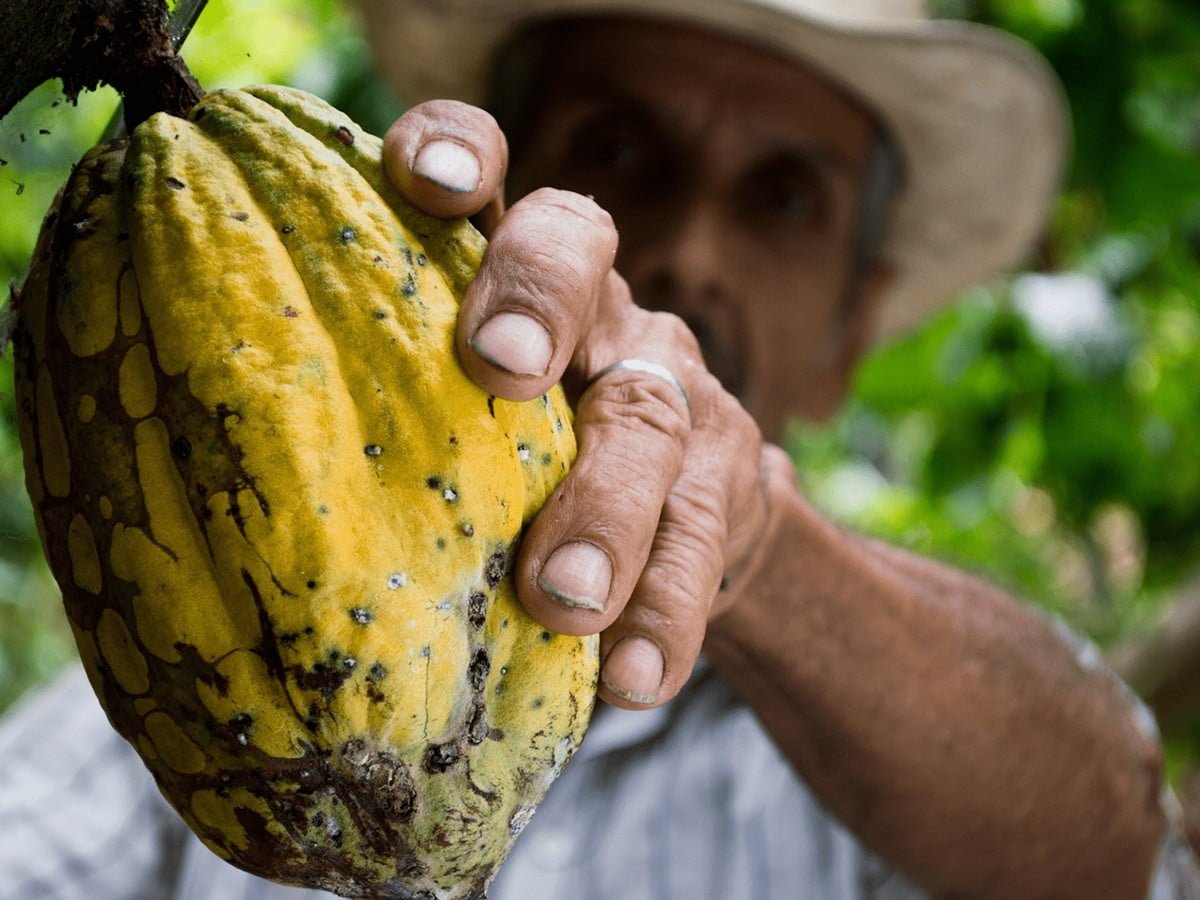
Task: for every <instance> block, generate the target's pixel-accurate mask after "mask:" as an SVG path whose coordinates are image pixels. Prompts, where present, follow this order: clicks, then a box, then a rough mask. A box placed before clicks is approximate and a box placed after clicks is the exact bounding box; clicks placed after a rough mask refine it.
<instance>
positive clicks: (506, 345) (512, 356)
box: [471, 312, 554, 375]
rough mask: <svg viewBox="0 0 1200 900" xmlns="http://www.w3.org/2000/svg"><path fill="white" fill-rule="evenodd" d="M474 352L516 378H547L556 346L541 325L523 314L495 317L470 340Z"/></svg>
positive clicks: (505, 313)
mask: <svg viewBox="0 0 1200 900" xmlns="http://www.w3.org/2000/svg"><path fill="white" fill-rule="evenodd" d="M471 349H473V350H474V351H475V352H476V353H478V354H479V355H480V356H482V357H483V358H484V359H485V360H487V362H489V363H491V364H492V365H493V366H495V367H496V368H498V369H503V370H504V371H506V372H511V373H512V374H513V375H545V374H546V370H547V369H548V368H550V357H551V356H552V355H553V354H554V345H553V344H552V343H551V341H550V332H548V331H547V330H546V329H545V328H544V327H543V326H542V324H541V323H540V322H538V321H537V320H536V319H532V318H530V317H529V316H527V315H524V314H522V313H509V312H502V313H497V314H496V315H494V316H492V317H491V318H490V319H488V320H487V321H486V322H484V323H483V325H481V326H480V327H479V330H478V331H476V332H475V337H473V338H471Z"/></svg>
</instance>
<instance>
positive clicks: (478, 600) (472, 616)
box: [467, 591, 504, 672]
mask: <svg viewBox="0 0 1200 900" xmlns="http://www.w3.org/2000/svg"><path fill="white" fill-rule="evenodd" d="M467 621H468V622H470V623H471V625H472V626H473V627H475V628H482V627H483V623H484V622H486V621H487V594H485V593H484V592H483V591H472V592H471V596H469V597H468V598H467ZM501 671H502V672H503V671H504V670H503V669H501Z"/></svg>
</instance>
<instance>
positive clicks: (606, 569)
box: [538, 541, 612, 612]
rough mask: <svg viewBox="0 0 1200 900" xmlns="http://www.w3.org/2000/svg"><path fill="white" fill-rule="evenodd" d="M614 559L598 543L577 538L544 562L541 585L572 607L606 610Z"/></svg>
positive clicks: (563, 603)
mask: <svg viewBox="0 0 1200 900" xmlns="http://www.w3.org/2000/svg"><path fill="white" fill-rule="evenodd" d="M611 583H612V563H611V562H609V559H608V554H606V553H605V552H604V551H603V550H601V549H600V548H599V547H597V546H596V545H595V544H588V543H584V542H583V541H576V542H574V543H571V544H563V545H562V546H561V547H559V548H558V549H557V550H555V551H554V552H553V553H552V554H551V555H550V558H549V559H548V560H546V562H545V564H544V565H543V566H542V571H541V574H540V575H538V587H540V588H541V589H542V590H543V591H545V592H546V593H547V594H549V595H550V596H551V597H553V598H554V599H555V600H557V601H558V602H559V603H561V604H562V605H563V606H569V607H571V608H572V609H588V610H591V611H592V612H604V603H605V601H606V600H608V587H609V585H610V584H611Z"/></svg>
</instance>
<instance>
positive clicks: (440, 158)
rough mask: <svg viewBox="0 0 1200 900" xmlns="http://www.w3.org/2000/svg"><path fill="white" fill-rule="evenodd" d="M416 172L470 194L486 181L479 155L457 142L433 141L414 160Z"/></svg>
mask: <svg viewBox="0 0 1200 900" xmlns="http://www.w3.org/2000/svg"><path fill="white" fill-rule="evenodd" d="M413 171H414V172H416V173H417V174H418V175H420V176H421V177H422V178H427V179H429V180H430V181H432V182H433V183H434V184H436V185H437V186H438V187H440V188H443V189H444V190H447V191H450V192H451V193H454V194H469V193H471V191H473V190H475V189H476V188H478V187H479V182H480V181H482V180H483V174H482V170H481V169H480V167H479V160H478V159H477V158H476V157H475V154H474V153H472V152H471V151H470V150H468V149H467V148H466V147H464V146H463V145H462V144H456V143H454V142H453V141H445V140H433V141H430V142H429V143H428V144H426V145H425V146H424V147H422V148H421V150H420V152H419V153H418V154H417V158H416V159H415V160H413Z"/></svg>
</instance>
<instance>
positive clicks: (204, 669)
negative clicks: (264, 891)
mask: <svg viewBox="0 0 1200 900" xmlns="http://www.w3.org/2000/svg"><path fill="white" fill-rule="evenodd" d="M380 149H381V147H380V142H379V141H378V140H377V139H376V138H374V137H372V136H370V135H367V134H365V133H364V132H363V131H362V130H361V129H359V128H358V127H357V126H356V125H355V124H354V123H353V122H351V121H350V120H348V119H347V118H346V117H345V116H343V115H341V114H340V113H338V112H337V111H336V110H334V109H332V108H331V107H329V106H328V105H326V104H325V103H323V102H322V101H319V100H317V99H316V98H314V97H311V96H309V95H307V94H304V93H302V92H299V91H295V90H289V89H283V88H275V87H266V88H249V89H246V90H245V91H228V92H214V93H210V94H208V95H207V96H206V97H205V98H204V99H203V100H202V101H201V102H200V103H199V105H197V106H196V107H195V108H194V109H193V110H192V111H191V113H190V115H189V116H188V117H187V118H186V119H184V118H178V117H173V116H169V115H167V114H163V113H160V114H158V115H155V116H153V117H152V118H150V119H148V120H147V121H146V122H144V123H143V124H142V125H140V126H139V127H138V128H137V129H136V130H135V131H134V133H133V134H132V135H131V136H130V138H128V139H126V140H122V141H118V142H115V143H112V144H108V145H105V146H103V147H99V148H96V149H95V150H93V151H91V152H90V153H89V154H88V155H87V156H86V157H85V158H84V159H83V161H82V162H81V163H80V165H79V166H78V167H77V169H76V171H75V172H74V173H73V175H72V176H71V178H70V180H69V182H68V183H67V185H66V187H65V188H64V190H63V193H62V194H61V195H60V198H59V201H58V203H57V204H56V208H55V209H54V210H53V211H52V212H51V214H50V215H49V216H48V218H47V221H46V224H45V226H44V228H43V231H42V235H41V238H40V241H39V245H38V249H37V251H36V255H35V260H34V264H33V266H32V269H31V272H30V276H29V279H28V282H27V284H26V288H25V290H24V291H23V293H22V296H21V300H20V309H19V312H18V322H17V329H16V332H15V334H14V346H15V359H16V389H17V404H18V414H19V418H20V427H21V440H22V445H23V448H24V452H25V461H26V472H27V486H28V490H29V493H30V495H31V497H32V499H33V504H34V508H35V512H36V517H37V521H38V528H39V531H40V534H41V537H42V542H43V545H44V548H45V551H46V554H47V558H48V560H49V562H50V566H51V568H52V570H53V571H54V573H55V576H56V577H57V579H58V582H59V584H60V586H61V588H62V593H63V598H64V602H65V606H66V609H67V613H68V616H69V619H70V623H71V627H72V629H73V631H74V634H75V638H76V642H77V644H78V647H79V652H80V655H81V656H82V659H83V663H84V665H85V667H86V669H87V672H88V675H89V677H90V679H91V683H92V686H93V688H94V689H95V691H96V694H97V696H98V697H99V699H100V702H101V704H102V705H103V706H104V708H105V710H106V711H107V714H108V717H109V719H110V721H111V722H112V724H113V726H114V727H115V728H116V729H117V730H118V731H119V732H120V733H121V734H122V735H123V736H124V737H125V738H126V739H127V740H129V741H130V742H131V743H132V744H133V746H134V747H135V748H136V749H137V751H138V752H139V753H140V754H141V756H142V758H143V760H144V761H145V762H146V765H147V766H148V767H149V769H150V771H151V772H152V773H153V775H154V777H155V779H156V781H157V783H158V785H159V787H160V789H161V790H162V792H163V794H164V795H165V796H166V797H167V799H168V800H169V801H170V802H171V803H172V805H174V807H175V808H176V809H177V810H178V812H179V813H180V815H181V816H182V817H183V818H184V819H185V820H186V822H187V824H188V825H189V826H190V827H191V828H192V830H193V831H195V833H196V834H197V835H198V836H199V837H200V839H201V840H203V841H204V843H205V844H207V845H208V847H210V848H211V849H212V850H213V851H214V852H216V853H217V854H219V855H220V856H222V857H224V858H225V859H227V860H229V861H231V862H232V863H234V864H236V865H238V866H240V867H242V868H245V869H247V870H249V871H251V872H254V873H256V874H259V875H262V876H264V877H267V878H270V879H274V880H277V881H281V882H286V883H291V884H296V885H306V886H310V887H320V888H324V889H327V890H330V891H333V892H335V893H338V894H341V895H344V896H360V897H366V896H371V897H400V898H416V897H420V898H438V900H451V898H471V897H482V896H483V895H484V892H485V890H486V886H487V884H488V882H489V881H490V879H491V877H492V876H493V875H494V873H495V870H496V868H497V867H498V865H499V864H500V862H501V861H502V860H503V858H504V856H505V854H506V853H507V852H508V849H509V847H510V845H511V843H512V841H513V840H514V838H515V836H516V835H517V834H518V832H519V831H520V829H521V827H522V826H523V825H524V823H525V822H527V821H528V819H529V817H530V815H531V814H532V812H533V810H534V808H535V806H536V804H537V803H538V802H539V800H540V799H541V797H542V795H543V794H544V792H545V790H546V789H547V788H548V787H549V785H550V782H551V781H552V780H553V778H554V777H555V776H556V775H557V773H558V772H559V771H560V770H561V767H562V766H563V764H564V763H565V762H566V760H567V759H568V758H569V757H570V755H571V754H572V752H573V751H574V749H575V748H576V746H577V745H578V743H579V741H580V740H581V739H582V735H583V731H584V729H585V727H586V723H587V719H588V716H589V715H590V712H591V708H592V704H593V702H594V697H595V681H596V673H597V665H598V663H597V643H596V640H595V639H594V638H575V637H567V636H562V635H557V634H551V633H550V632H548V631H545V630H543V629H542V628H541V627H540V626H539V625H537V624H536V623H535V622H534V621H533V620H532V619H531V618H529V617H528V616H527V615H526V614H525V612H524V611H523V609H522V608H521V607H520V605H519V604H518V603H517V601H516V598H515V593H514V587H513V583H512V581H511V579H510V577H509V575H508V571H509V568H510V565H511V562H512V558H513V552H514V544H515V542H516V540H517V538H518V536H519V533H520V531H521V528H522V526H523V524H524V523H526V522H527V521H528V520H529V519H530V518H531V517H532V516H533V515H534V513H535V512H536V511H537V510H538V508H539V507H540V506H541V505H542V504H543V503H544V502H545V500H546V499H547V497H548V496H549V494H550V492H551V491H552V490H553V489H554V488H555V486H556V485H557V484H558V483H559V481H560V480H561V479H562V477H563V475H564V474H565V473H566V471H567V469H568V467H569V464H570V462H571V460H572V458H573V455H574V452H575V446H574V436H573V433H572V429H571V423H570V411H569V408H568V407H567V405H566V402H565V400H564V398H563V395H562V393H561V392H560V391H558V390H557V389H556V390H555V391H552V392H551V393H549V394H548V395H546V396H544V397H541V398H539V399H537V400H534V401H532V402H529V403H509V402H505V401H503V400H499V399H496V398H493V397H489V396H488V395H487V394H486V393H485V392H484V391H482V390H481V389H479V388H478V387H476V386H475V385H474V384H472V383H471V382H470V381H469V380H468V378H467V377H466V375H465V374H464V373H463V371H462V370H461V369H460V367H459V365H458V363H457V360H456V357H455V350H454V328H455V317H456V315H457V310H458V301H459V300H460V299H461V296H462V293H463V291H464V290H465V288H466V286H467V285H468V284H469V282H470V280H471V278H472V277H473V275H474V273H475V271H476V269H477V267H478V264H479V261H480V259H481V256H482V253H483V248H484V243H483V239H482V238H481V237H480V236H479V235H478V233H476V232H475V231H474V229H472V228H471V227H470V225H469V224H467V223H465V222H463V223H446V222H442V221H438V220H435V219H431V218H428V217H426V216H424V215H422V214H420V213H419V212H418V211H416V210H414V209H413V208H412V207H410V206H408V205H407V204H406V203H405V202H404V201H403V200H402V199H401V198H400V196H399V195H398V194H397V192H396V191H395V190H394V189H393V188H392V187H391V186H390V185H389V184H388V183H387V179H386V178H385V176H384V173H383V169H382V165H381V161H380Z"/></svg>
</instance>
